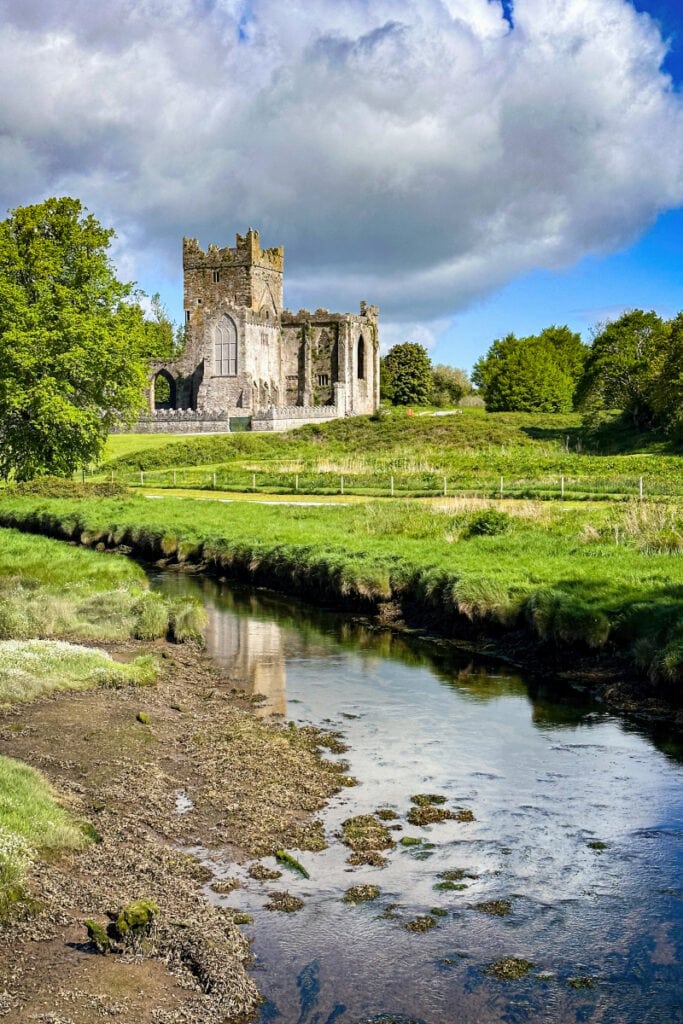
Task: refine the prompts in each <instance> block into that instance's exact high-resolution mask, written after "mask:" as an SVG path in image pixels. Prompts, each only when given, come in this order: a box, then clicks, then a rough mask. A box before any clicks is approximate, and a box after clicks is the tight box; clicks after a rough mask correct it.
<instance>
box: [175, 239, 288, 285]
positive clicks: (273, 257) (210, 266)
mask: <svg viewBox="0 0 683 1024" xmlns="http://www.w3.org/2000/svg"><path fill="white" fill-rule="evenodd" d="M251 266H253V267H262V268H263V269H264V270H274V271H277V272H278V273H280V274H282V273H283V271H284V266H285V250H284V248H283V247H282V246H281V245H280V246H274V247H273V248H271V249H262V248H261V243H260V240H259V233H258V231H254V229H253V228H249V230H248V231H247V233H246V235H240V234H238V235H236V237H235V245H234V246H224V247H223V248H219V247H218V246H217V245H213V244H212V245H209V247H208V249H207V250H206V252H204V250H203V249H202V248H201V246H200V245H199V242H198V241H197V239H196V238H183V269H184V270H220V269H228V268H231V267H251Z"/></svg>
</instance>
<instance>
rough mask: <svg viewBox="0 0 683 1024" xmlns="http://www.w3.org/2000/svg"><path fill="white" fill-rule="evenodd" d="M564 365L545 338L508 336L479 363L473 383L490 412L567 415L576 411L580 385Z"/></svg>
mask: <svg viewBox="0 0 683 1024" xmlns="http://www.w3.org/2000/svg"><path fill="white" fill-rule="evenodd" d="M553 330H555V328H553ZM560 362H561V361H560V359H559V358H558V355H557V350H556V348H555V346H554V345H553V344H552V343H551V341H549V340H548V338H546V337H543V335H540V336H538V337H535V336H532V337H529V338H516V337H515V335H514V334H508V335H506V337H505V338H501V339H497V340H496V341H494V342H493V344H492V345H491V347H490V349H489V350H488V352H487V353H486V355H485V356H482V358H481V359H479V360H478V361H477V363H476V364H475V366H474V370H473V372H472V382H473V383H474V384H476V385H477V387H478V388H479V389H480V391H481V392H482V394H483V396H484V401H485V402H486V408H487V409H488V410H489V412H566V411H568V410H569V409H571V408H572V400H573V395H574V391H575V386H576V382H575V379H574V377H573V376H572V375H571V373H570V372H568V371H567V370H565V369H563V368H562V366H561V365H560Z"/></svg>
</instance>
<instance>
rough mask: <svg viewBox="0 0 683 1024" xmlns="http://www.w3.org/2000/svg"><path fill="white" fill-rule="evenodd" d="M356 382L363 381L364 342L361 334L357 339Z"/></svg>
mask: <svg viewBox="0 0 683 1024" xmlns="http://www.w3.org/2000/svg"><path fill="white" fill-rule="evenodd" d="M358 380H365V342H364V341H363V335H362V334H361V336H360V338H359V339H358Z"/></svg>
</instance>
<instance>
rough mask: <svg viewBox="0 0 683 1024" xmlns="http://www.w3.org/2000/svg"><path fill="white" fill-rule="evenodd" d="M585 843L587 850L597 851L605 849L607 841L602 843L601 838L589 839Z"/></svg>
mask: <svg viewBox="0 0 683 1024" xmlns="http://www.w3.org/2000/svg"><path fill="white" fill-rule="evenodd" d="M587 845H588V849H589V850H597V851H598V853H601V852H602V851H603V850H606V849H607V843H604V842H603V841H602V839H591V840H590V841H589V842H588V844H587Z"/></svg>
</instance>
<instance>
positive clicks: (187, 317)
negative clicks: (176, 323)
mask: <svg viewBox="0 0 683 1024" xmlns="http://www.w3.org/2000/svg"><path fill="white" fill-rule="evenodd" d="M189 322H190V311H189V309H186V310H185V323H186V324H189Z"/></svg>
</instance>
